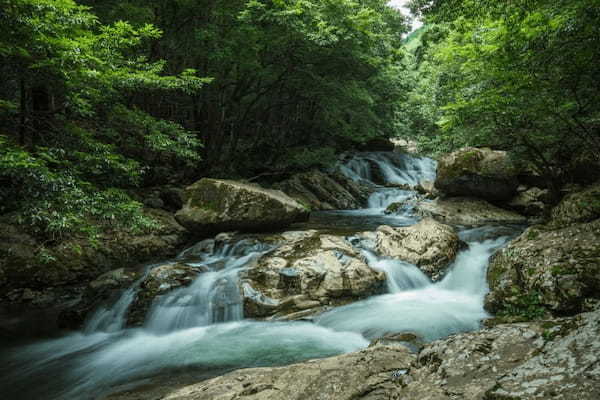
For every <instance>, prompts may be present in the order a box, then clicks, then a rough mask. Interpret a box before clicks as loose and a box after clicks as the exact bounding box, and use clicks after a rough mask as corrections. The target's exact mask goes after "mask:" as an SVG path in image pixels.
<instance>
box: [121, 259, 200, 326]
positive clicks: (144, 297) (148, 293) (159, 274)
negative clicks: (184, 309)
mask: <svg viewBox="0 0 600 400" xmlns="http://www.w3.org/2000/svg"><path fill="white" fill-rule="evenodd" d="M204 271H205V270H203V269H201V268H196V267H191V266H189V265H186V264H182V263H166V264H163V265H159V266H156V267H153V268H152V269H151V270H150V271H149V272H148V273H147V274H146V276H145V277H144V279H143V280H142V282H140V284H139V288H138V289H137V293H136V296H135V299H134V301H133V302H132V303H131V306H130V308H129V311H128V314H127V325H129V326H139V325H142V324H143V323H144V320H145V319H146V316H147V314H148V311H149V310H150V307H151V306H152V303H153V302H154V300H155V299H156V298H158V297H160V296H163V295H165V294H167V293H169V292H171V291H173V290H175V289H179V288H182V287H186V286H189V285H191V284H192V283H193V282H194V281H195V280H196V278H198V276H199V274H200V273H201V272H204Z"/></svg>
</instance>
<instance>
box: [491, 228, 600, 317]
mask: <svg viewBox="0 0 600 400" xmlns="http://www.w3.org/2000/svg"><path fill="white" fill-rule="evenodd" d="M488 282H489V285H490V290H491V292H490V293H489V294H488V296H487V297H486V309H488V310H489V311H490V312H493V313H504V314H507V313H508V314H516V315H519V314H523V315H524V316H525V317H535V316H540V315H543V313H544V311H545V310H548V311H551V312H553V313H557V314H565V313H571V314H572V313H576V312H581V311H583V310H584V309H585V305H586V299H588V298H599V297H600V220H596V221H594V222H591V223H583V224H574V225H571V226H568V227H564V228H557V229H555V228H552V227H551V226H534V227H531V228H529V229H527V230H526V231H525V232H524V233H523V234H522V235H521V236H520V237H519V238H517V239H516V240H515V241H513V242H512V243H510V245H509V246H507V247H506V248H504V249H502V250H501V251H499V252H498V253H497V254H496V256H494V257H493V259H492V261H491V262H490V266H489V269H488Z"/></svg>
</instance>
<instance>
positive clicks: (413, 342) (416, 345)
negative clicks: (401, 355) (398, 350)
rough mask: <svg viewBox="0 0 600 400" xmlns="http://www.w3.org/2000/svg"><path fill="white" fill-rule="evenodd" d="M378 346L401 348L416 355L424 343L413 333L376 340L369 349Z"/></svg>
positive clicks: (387, 336)
mask: <svg viewBox="0 0 600 400" xmlns="http://www.w3.org/2000/svg"><path fill="white" fill-rule="evenodd" d="M379 345H383V346H403V347H406V348H407V349H409V350H410V351H411V352H413V353H418V352H420V351H421V349H422V348H423V347H424V346H425V341H424V340H423V338H421V337H419V336H418V335H415V334H414V333H398V334H392V335H386V336H383V337H381V338H377V339H375V340H373V341H372V342H371V344H370V345H369V347H372V346H379Z"/></svg>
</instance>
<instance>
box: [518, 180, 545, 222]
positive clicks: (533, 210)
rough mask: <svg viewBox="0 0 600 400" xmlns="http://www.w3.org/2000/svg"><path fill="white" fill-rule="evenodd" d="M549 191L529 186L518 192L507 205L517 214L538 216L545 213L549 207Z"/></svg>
mask: <svg viewBox="0 0 600 400" xmlns="http://www.w3.org/2000/svg"><path fill="white" fill-rule="evenodd" d="M549 197H550V195H549V191H548V190H547V189H540V188H537V187H533V188H529V189H527V190H524V191H521V192H519V193H518V194H517V195H516V196H515V197H514V198H513V199H512V200H511V201H510V202H509V203H508V206H509V207H510V208H511V209H513V210H515V211H516V212H518V213H519V214H522V215H526V216H528V217H530V216H531V217H539V216H542V215H544V214H545V213H546V211H547V210H548V208H549V205H548V202H549V200H550V199H549Z"/></svg>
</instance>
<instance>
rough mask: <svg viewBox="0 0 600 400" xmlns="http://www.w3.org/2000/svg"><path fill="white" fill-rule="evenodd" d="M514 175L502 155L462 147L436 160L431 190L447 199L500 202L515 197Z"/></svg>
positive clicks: (513, 169) (505, 155) (489, 150)
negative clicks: (454, 197) (434, 189)
mask: <svg viewBox="0 0 600 400" xmlns="http://www.w3.org/2000/svg"><path fill="white" fill-rule="evenodd" d="M518 173H519V171H518V169H517V168H516V167H515V165H514V164H513V162H512V161H511V160H510V157H509V155H508V154H507V153H506V152H504V151H494V150H491V149H489V148H473V147H466V148H463V149H460V150H458V151H455V152H453V153H450V154H447V155H446V156H444V157H442V158H441V159H440V160H439V163H438V170H437V178H436V181H435V187H436V188H437V189H439V190H441V191H442V192H444V193H446V194H447V195H450V196H474V197H479V198H482V199H485V200H488V201H491V202H504V201H508V200H510V199H511V198H512V197H513V196H514V194H515V193H516V189H517V187H518V180H517V176H518Z"/></svg>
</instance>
